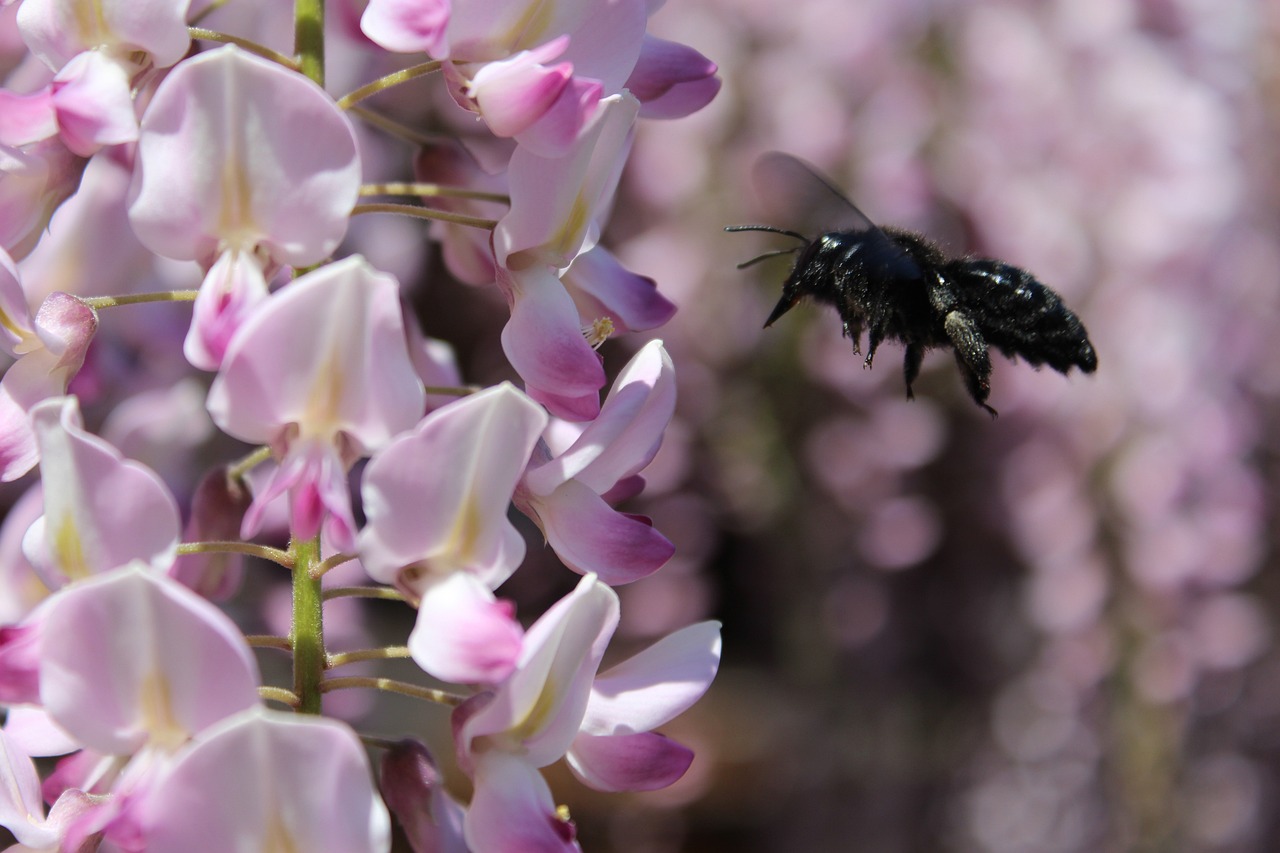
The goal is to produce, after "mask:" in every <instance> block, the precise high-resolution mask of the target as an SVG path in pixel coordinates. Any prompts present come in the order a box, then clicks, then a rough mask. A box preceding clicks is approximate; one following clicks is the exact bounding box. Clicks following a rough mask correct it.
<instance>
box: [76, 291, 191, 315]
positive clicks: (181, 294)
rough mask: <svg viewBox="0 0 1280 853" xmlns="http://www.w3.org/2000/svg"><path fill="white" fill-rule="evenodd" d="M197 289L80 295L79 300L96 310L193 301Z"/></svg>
mask: <svg viewBox="0 0 1280 853" xmlns="http://www.w3.org/2000/svg"><path fill="white" fill-rule="evenodd" d="M197 293H199V291H197V290H161V291H157V292H155V293H126V294H122V295H120V296H82V297H80V301H81V302H83V303H84V304H85V305H88V306H89V307H90V308H92V309H94V310H95V311H96V310H99V309H102V308H118V307H119V306H121V305H139V304H141V303H143V302H195V301H196V294H197Z"/></svg>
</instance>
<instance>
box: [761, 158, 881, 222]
mask: <svg viewBox="0 0 1280 853" xmlns="http://www.w3.org/2000/svg"><path fill="white" fill-rule="evenodd" d="M754 177H755V183H756V191H757V192H758V193H759V194H760V201H761V203H762V204H763V205H764V209H765V210H766V211H768V212H769V214H770V218H776V219H777V220H778V221H779V222H780V223H781V224H785V226H786V227H787V228H794V229H795V230H797V231H800V232H801V233H804V234H821V233H825V232H830V231H866V230H869V229H875V227H876V226H875V225H874V224H872V222H871V220H870V219H868V218H867V217H866V215H865V214H864V213H863V212H862V211H861V210H858V208H856V207H855V206H854V204H853V202H851V201H849V199H847V198H845V195H844V193H842V192H840V190H838V189H837V188H836V186H835V184H833V183H831V181H829V180H828V179H827V178H825V177H823V175H822V173H821V172H819V171H818V170H817V169H815V168H814V167H813V166H810V165H809V164H808V163H806V162H804V161H803V160H800V159H797V158H796V157H792V156H791V155H790V154H783V153H782V152H780V151H770V152H769V153H767V154H763V155H761V157H760V159H759V160H757V161H756V166H755V175H754Z"/></svg>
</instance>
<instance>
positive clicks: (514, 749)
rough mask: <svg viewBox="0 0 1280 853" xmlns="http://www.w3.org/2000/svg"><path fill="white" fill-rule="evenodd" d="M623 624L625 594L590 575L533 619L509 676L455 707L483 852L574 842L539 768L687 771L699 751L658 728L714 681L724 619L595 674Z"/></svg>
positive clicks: (671, 777)
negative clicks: (561, 764)
mask: <svg viewBox="0 0 1280 853" xmlns="http://www.w3.org/2000/svg"><path fill="white" fill-rule="evenodd" d="M617 623H618V597H617V594H616V593H615V592H614V591H613V590H612V589H610V588H609V587H607V586H605V585H604V584H602V583H600V581H599V580H597V579H596V577H595V576H594V575H587V576H585V577H584V578H583V579H582V580H581V581H580V582H579V583H578V586H577V588H576V589H574V591H573V592H572V593H570V594H569V595H568V596H566V597H565V598H563V599H561V600H560V601H559V602H558V603H557V604H555V605H554V606H552V607H551V609H550V610H548V611H547V612H546V613H545V614H543V615H542V617H541V618H540V619H538V621H537V622H535V623H534V624H533V625H532V626H531V627H530V628H529V631H528V633H527V634H526V635H525V642H524V648H523V649H522V650H521V653H520V658H519V660H518V661H517V663H516V668H515V670H514V671H513V672H512V674H511V675H510V676H509V677H508V678H507V679H506V680H505V681H503V682H502V683H501V684H499V685H498V686H497V687H496V688H495V689H494V690H493V692H490V693H482V694H479V695H477V696H476V697H475V698H473V699H471V700H469V701H468V702H467V703H465V704H464V705H462V706H460V707H459V708H458V709H457V711H455V712H454V727H455V731H456V733H457V735H456V740H457V747H458V761H459V764H460V765H461V766H462V767H463V769H464V770H466V772H467V773H469V774H470V775H471V776H472V778H473V779H474V780H475V795H474V797H473V798H472V801H471V806H470V808H469V809H468V811H467V815H466V819H465V833H466V839H467V843H468V844H469V845H470V846H471V849H472V850H473V851H475V853H488V851H504V850H538V851H553V850H576V849H577V845H576V843H575V841H574V837H575V831H574V828H573V825H572V824H571V823H569V822H567V821H566V820H564V819H563V817H562V816H560V815H559V813H558V812H557V811H556V808H555V803H554V801H553V800H552V797H551V791H550V789H549V788H548V787H547V784H546V782H545V781H544V780H543V778H542V774H541V773H539V772H538V768H540V767H545V766H546V765H548V764H550V763H552V762H554V761H556V760H558V759H560V758H561V757H563V756H565V755H566V754H567V753H568V754H569V755H570V758H569V766H570V769H572V770H574V772H575V773H576V774H578V775H580V777H581V778H583V779H584V781H587V782H588V783H589V784H592V785H593V786H595V787H598V788H601V789H603V790H639V789H652V788H659V787H665V786H666V785H669V784H671V783H672V782H674V781H675V780H676V779H678V778H679V777H680V776H682V775H683V774H684V772H685V770H687V769H688V767H689V763H690V761H691V760H692V753H690V752H689V750H688V749H687V748H685V747H683V746H680V745H679V744H676V743H675V742H674V741H671V740H669V739H667V738H664V737H662V736H660V735H654V734H652V733H651V730H652V728H654V727H655V726H659V725H662V724H664V723H666V722H667V721H669V720H670V719H672V718H673V717H675V716H676V715H677V714H679V713H681V712H682V711H684V710H685V709H686V708H688V707H689V705H691V704H692V703H693V702H695V701H696V700H697V699H698V698H699V697H701V695H702V694H703V693H704V692H705V691H706V689H707V687H708V686H709V685H710V683H711V680H712V679H713V678H714V677H715V673H716V670H717V668H718V665H719V660H720V628H719V625H718V624H717V623H714V622H707V623H702V624H700V625H693V626H690V627H689V628H686V629H684V630H683V631H679V632H677V633H675V634H673V635H671V636H670V637H668V638H667V639H665V640H663V641H661V642H660V643H658V644H657V645H655V646H653V647H652V648H650V649H649V650H648V651H646V652H643V653H641V654H640V655H637V656H636V657H634V658H632V659H631V660H629V661H627V662H624V663H622V664H620V665H619V666H618V667H615V668H614V669H613V670H611V671H610V672H609V673H606V674H605V676H602V677H601V678H599V679H597V676H596V672H597V670H598V668H599V666H600V660H601V658H602V657H603V655H604V651H605V648H606V646H607V645H608V643H609V639H610V637H612V635H613V632H614V629H615V628H616V627H617Z"/></svg>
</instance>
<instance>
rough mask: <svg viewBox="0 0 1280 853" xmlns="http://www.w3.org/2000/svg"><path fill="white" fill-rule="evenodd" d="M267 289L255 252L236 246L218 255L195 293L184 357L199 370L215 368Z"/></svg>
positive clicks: (183, 347)
mask: <svg viewBox="0 0 1280 853" xmlns="http://www.w3.org/2000/svg"><path fill="white" fill-rule="evenodd" d="M267 293H268V292H267V280H266V278H265V277H264V276H263V274H262V265H261V263H259V261H258V259H257V258H256V257H255V256H254V255H252V254H251V253H249V252H243V251H239V250H228V251H225V252H223V253H222V254H220V255H218V260H217V261H216V262H215V263H214V265H213V266H212V267H210V269H209V272H208V273H207V274H206V275H205V277H204V281H203V282H202V283H201V285H200V290H199V291H198V292H197V293H196V301H195V305H194V307H193V308H192V313H191V327H190V328H189V329H188V330H187V337H186V340H185V341H183V343H182V354H183V355H185V356H186V357H187V361H189V362H191V364H192V366H194V367H198V368H200V369H201V370H217V369H218V367H219V366H221V364H222V359H223V357H224V356H225V355H226V354H227V347H228V346H230V345H231V339H232V338H233V337H234V336H235V333H236V332H237V331H239V330H240V327H241V326H242V325H244V322H245V321H246V320H247V319H248V318H249V317H250V316H251V315H252V314H253V311H254V309H255V308H257V307H258V305H260V304H261V303H262V301H263V300H264V299H266V298H267Z"/></svg>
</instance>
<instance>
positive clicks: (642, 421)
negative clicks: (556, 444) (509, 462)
mask: <svg viewBox="0 0 1280 853" xmlns="http://www.w3.org/2000/svg"><path fill="white" fill-rule="evenodd" d="M675 406H676V384H675V367H674V365H673V364H672V363H671V357H670V356H669V355H668V354H667V351H666V349H665V348H663V346H662V342H661V341H650V342H649V343H647V344H645V345H644V347H642V348H641V349H640V351H639V352H637V353H636V354H635V355H634V356H633V357H632V359H631V361H629V362H627V365H626V367H624V368H623V369H622V372H621V373H619V374H618V378H617V379H616V380H614V383H613V388H612V389H610V391H609V396H608V397H606V398H605V401H604V405H603V406H601V407H600V414H599V416H598V417H596V419H595V420H593V421H592V422H591V423H590V424H588V425H587V426H586V428H585V429H583V431H582V433H581V434H580V435H579V436H578V439H577V440H576V441H575V442H574V443H573V445H572V446H571V447H570V448H569V449H568V450H566V451H564V452H563V453H561V454H560V455H559V456H557V457H555V458H554V459H552V460H550V461H549V462H546V463H545V464H543V465H540V466H538V467H536V468H533V469H532V470H530V471H529V473H528V474H527V475H526V476H525V484H526V485H527V486H528V487H529V489H530V490H531V491H533V492H534V494H538V495H547V494H550V493H551V492H552V491H554V490H555V489H556V488H558V487H559V485H560V484H561V483H563V482H564V481H566V480H569V479H577V480H578V481H579V482H581V483H584V484H586V485H587V486H589V487H590V488H591V489H592V490H593V491H594V492H596V494H604V493H605V492H607V491H609V490H610V489H612V488H613V487H614V485H615V484H616V483H617V482H618V481H619V480H621V479H622V478H624V477H628V476H630V475H632V474H635V473H636V472H638V471H639V470H640V469H641V468H643V467H645V466H646V465H648V464H649V461H650V460H652V459H653V456H654V454H655V453H657V451H658V447H659V446H660V445H661V443H662V434H663V432H664V431H665V430H666V427H667V423H668V422H669V421H670V420H671V415H672V414H673V413H674V412H675Z"/></svg>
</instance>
